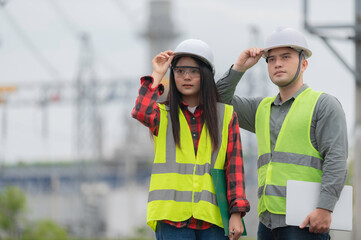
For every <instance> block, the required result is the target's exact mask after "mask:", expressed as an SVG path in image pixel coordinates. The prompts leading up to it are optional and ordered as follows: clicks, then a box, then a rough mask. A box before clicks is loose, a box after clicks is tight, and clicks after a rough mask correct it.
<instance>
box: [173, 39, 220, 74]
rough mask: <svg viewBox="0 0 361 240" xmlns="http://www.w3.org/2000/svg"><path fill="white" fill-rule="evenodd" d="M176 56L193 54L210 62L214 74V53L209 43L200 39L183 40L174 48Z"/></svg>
mask: <svg viewBox="0 0 361 240" xmlns="http://www.w3.org/2000/svg"><path fill="white" fill-rule="evenodd" d="M174 54H175V55H176V57H175V58H178V57H181V56H193V57H196V58H198V59H200V60H201V61H203V62H205V63H206V64H208V65H209V66H210V67H211V69H212V73H213V75H214V73H215V70H214V62H213V53H212V50H211V48H210V47H209V45H208V44H207V43H205V42H203V41H201V40H198V39H187V40H185V41H183V42H181V43H180V44H179V45H178V46H177V47H176V49H175V50H174Z"/></svg>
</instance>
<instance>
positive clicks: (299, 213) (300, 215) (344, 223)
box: [286, 180, 352, 231]
mask: <svg viewBox="0 0 361 240" xmlns="http://www.w3.org/2000/svg"><path fill="white" fill-rule="evenodd" d="M320 188H321V184H320V183H315V182H304V181H295V180H288V181H287V195H286V224H287V225H293V226H300V225H301V224H302V222H303V221H304V220H305V218H306V217H307V215H308V214H309V213H310V212H311V211H313V210H314V209H315V208H316V205H317V202H318V199H319V195H320ZM331 217H332V221H331V226H330V229H334V230H344V231H352V186H344V188H343V190H342V192H341V195H340V198H339V200H338V201H337V203H336V206H335V209H334V211H333V213H332V214H331Z"/></svg>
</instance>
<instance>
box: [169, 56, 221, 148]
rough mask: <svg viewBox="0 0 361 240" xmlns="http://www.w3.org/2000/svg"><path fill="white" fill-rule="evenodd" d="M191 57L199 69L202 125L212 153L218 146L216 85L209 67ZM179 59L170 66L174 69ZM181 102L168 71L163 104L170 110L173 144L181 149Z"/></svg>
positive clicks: (172, 74)
mask: <svg viewBox="0 0 361 240" xmlns="http://www.w3.org/2000/svg"><path fill="white" fill-rule="evenodd" d="M190 57H192V58H193V59H194V60H195V61H196V62H197V63H198V65H199V67H200V77H201V82H200V92H199V94H200V96H199V99H200V103H199V104H203V115H202V123H203V124H206V127H207V128H206V130H207V131H208V132H209V136H210V138H211V142H212V147H213V151H214V150H215V149H217V148H218V146H219V136H218V114H217V101H218V94H217V88H216V83H215V81H214V77H213V73H212V69H211V67H210V66H209V65H208V64H206V63H204V62H203V61H201V60H199V59H198V58H195V57H193V56H190ZM180 58H181V57H178V58H176V59H174V60H173V62H172V66H173V67H175V66H176V65H177V62H178V60H179V59H180ZM181 102H182V94H181V93H180V92H179V91H178V89H177V87H176V84H175V80H174V73H173V70H171V71H170V77H169V92H168V97H167V100H166V102H165V104H166V105H168V106H169V108H170V117H171V121H172V128H173V136H174V142H175V144H176V145H177V146H178V147H179V148H181V146H180V132H179V131H180V125H179V107H180V106H181Z"/></svg>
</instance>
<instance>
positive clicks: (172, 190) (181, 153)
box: [147, 103, 233, 231]
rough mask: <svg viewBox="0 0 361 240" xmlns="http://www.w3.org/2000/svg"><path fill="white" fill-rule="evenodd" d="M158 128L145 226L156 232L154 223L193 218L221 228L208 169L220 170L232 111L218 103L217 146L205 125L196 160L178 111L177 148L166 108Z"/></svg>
mask: <svg viewBox="0 0 361 240" xmlns="http://www.w3.org/2000/svg"><path fill="white" fill-rule="evenodd" d="M159 108H160V125H159V131H158V136H157V137H155V158H154V163H153V168H152V175H151V180H150V187H149V196H148V205H147V224H148V225H149V226H150V227H151V228H152V229H153V230H154V231H155V230H156V225H157V221H159V220H170V221H174V222H181V221H185V220H187V219H189V218H190V217H192V216H193V217H194V218H196V219H199V220H203V221H206V222H209V223H212V224H215V225H217V226H220V227H223V224H222V218H221V215H220V210H219V207H218V203H217V198H216V194H215V190H214V186H213V182H212V178H211V175H210V169H211V168H216V169H223V168H224V162H225V158H226V153H227V143H228V126H229V123H230V121H231V119H232V114H233V107H232V106H230V105H225V104H221V103H217V111H218V123H219V136H220V146H219V148H218V149H216V150H215V151H214V152H212V143H211V139H210V136H209V134H208V131H207V126H206V124H204V126H203V128H202V132H201V136H200V139H199V144H198V150H197V156H195V153H194V146H193V138H192V135H191V131H190V128H189V125H188V123H187V120H186V118H185V116H184V115H183V112H182V111H181V110H180V109H179V122H180V146H181V149H180V148H179V147H178V146H176V145H175V143H174V139H173V133H172V122H171V120H170V114H168V111H167V107H166V106H165V105H163V104H159ZM215 117H216V116H215Z"/></svg>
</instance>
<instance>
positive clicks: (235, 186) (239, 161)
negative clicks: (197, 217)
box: [224, 112, 250, 217]
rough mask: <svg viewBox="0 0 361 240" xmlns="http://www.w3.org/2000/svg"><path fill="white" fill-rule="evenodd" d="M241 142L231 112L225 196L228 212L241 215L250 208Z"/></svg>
mask: <svg viewBox="0 0 361 240" xmlns="http://www.w3.org/2000/svg"><path fill="white" fill-rule="evenodd" d="M242 155H243V154H242V143H241V138H240V132H239V125H238V118H237V113H235V112H234V113H233V116H232V120H231V122H230V124H229V132H228V146H227V158H226V162H225V165H224V167H225V172H226V180H227V198H228V204H229V211H230V214H232V213H235V212H240V213H241V216H242V217H243V216H244V215H245V214H246V212H248V211H249V210H250V205H249V202H248V200H247V199H246V192H245V181H244V166H243V156H242Z"/></svg>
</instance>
